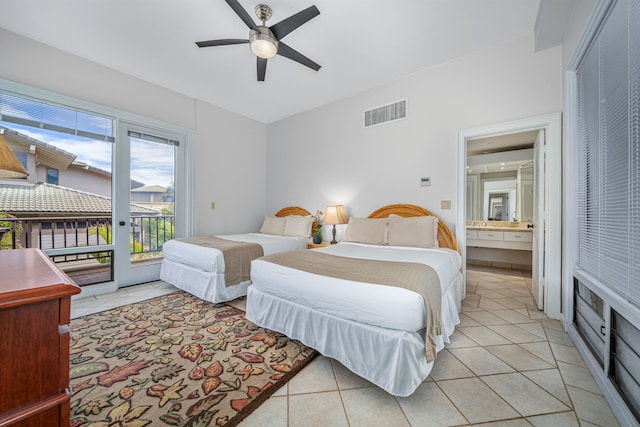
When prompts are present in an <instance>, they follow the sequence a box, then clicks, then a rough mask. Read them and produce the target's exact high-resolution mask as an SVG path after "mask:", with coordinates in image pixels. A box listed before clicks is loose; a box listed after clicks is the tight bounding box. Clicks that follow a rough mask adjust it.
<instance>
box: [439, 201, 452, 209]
mask: <svg viewBox="0 0 640 427" xmlns="http://www.w3.org/2000/svg"><path fill="white" fill-rule="evenodd" d="M440 208H441V209H451V200H440Z"/></svg>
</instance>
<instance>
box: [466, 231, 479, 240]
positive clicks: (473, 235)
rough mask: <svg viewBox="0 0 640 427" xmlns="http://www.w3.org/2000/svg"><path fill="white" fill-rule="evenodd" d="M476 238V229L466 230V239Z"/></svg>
mask: <svg viewBox="0 0 640 427" xmlns="http://www.w3.org/2000/svg"><path fill="white" fill-rule="evenodd" d="M476 239H478V230H467V240H476Z"/></svg>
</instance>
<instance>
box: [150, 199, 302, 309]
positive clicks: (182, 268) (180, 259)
mask: <svg viewBox="0 0 640 427" xmlns="http://www.w3.org/2000/svg"><path fill="white" fill-rule="evenodd" d="M275 217H277V218H282V219H285V220H286V218H287V217H295V218H296V219H299V218H312V217H311V214H310V213H309V212H308V211H307V210H306V209H303V208H300V207H297V206H289V207H285V208H283V209H281V210H280V211H278V212H277V213H276V214H275ZM269 219H270V218H267V219H265V222H267V221H268V220H269ZM311 222H313V219H312V221H311ZM296 228H298V230H292V231H293V232H291V233H287V234H290V235H282V233H284V231H285V230H284V228H282V229H281V230H278V231H280V234H270V233H266V232H262V233H245V234H228V235H222V236H215V237H218V238H222V239H224V240H226V241H234V242H245V243H256V244H259V245H260V246H261V247H262V252H263V254H264V255H270V254H274V253H278V252H287V251H295V250H299V249H306V248H307V243H308V240H309V236H310V231H309V232H308V233H309V234H308V235H307V234H306V232H301V230H299V228H300V227H296ZM263 230H264V231H269V232H274V233H275V232H276V231H274V230H265V227H264V224H263ZM196 242H197V243H199V244H196ZM216 243H220V242H212V241H211V240H207V239H206V238H205V237H199V238H193V239H173V240H170V241H168V242H166V243H165V244H164V245H163V247H162V251H163V255H164V258H163V260H162V267H161V269H160V279H161V280H164V281H165V282H168V283H171V284H172V285H174V286H176V287H177V288H180V289H182V290H185V291H187V292H189V293H191V294H193V295H195V296H197V297H198V298H201V299H203V300H206V301H211V302H216V303H217V302H225V301H231V300H233V299H236V298H238V297H241V296H244V295H246V294H247V287H248V286H249V284H250V283H251V281H250V280H249V278H248V277H247V276H248V274H247V275H246V276H245V277H242V279H244V280H234V281H233V282H234V283H229V280H228V275H227V270H228V268H227V267H236V268H239V269H242V270H244V271H246V272H248V271H249V265H250V264H249V263H250V262H251V258H250V257H244V259H241V260H239V262H241V263H242V264H243V265H240V266H237V265H233V266H227V265H226V264H227V263H226V262H225V257H224V254H223V252H222V250H220V249H218V248H216V247H215V246H216ZM244 264H246V265H244ZM235 282H237V283H235Z"/></svg>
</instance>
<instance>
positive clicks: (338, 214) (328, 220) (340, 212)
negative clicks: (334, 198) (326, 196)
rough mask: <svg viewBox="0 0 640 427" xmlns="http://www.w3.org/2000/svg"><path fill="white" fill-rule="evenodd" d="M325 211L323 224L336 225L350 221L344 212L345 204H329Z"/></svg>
mask: <svg viewBox="0 0 640 427" xmlns="http://www.w3.org/2000/svg"><path fill="white" fill-rule="evenodd" d="M324 212H325V214H324V221H322V223H323V224H329V225H331V224H333V225H335V224H346V223H347V222H349V218H347V214H346V213H345V212H344V206H342V205H331V206H327V209H326V210H325V211H324Z"/></svg>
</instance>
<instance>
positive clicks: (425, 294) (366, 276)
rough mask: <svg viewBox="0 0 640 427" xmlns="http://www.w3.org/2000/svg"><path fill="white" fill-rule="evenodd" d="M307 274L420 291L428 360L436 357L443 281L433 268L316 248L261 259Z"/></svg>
mask: <svg viewBox="0 0 640 427" xmlns="http://www.w3.org/2000/svg"><path fill="white" fill-rule="evenodd" d="M261 259H263V260H265V261H269V262H272V263H275V264H280V265H283V266H285V267H290V268H295V269H297V270H302V271H306V272H308V273H313V274H320V275H323V276H329V277H335V278H337V279H345V280H353V281H356V282H365V283H373V284H380V285H389V286H397V287H400V288H404V289H408V290H410V291H414V292H417V293H418V294H420V295H421V296H422V298H423V299H424V302H425V305H426V309H427V328H426V331H425V340H424V344H425V354H426V356H427V362H428V363H431V362H433V361H434V360H435V358H436V335H440V334H441V333H442V332H441V327H442V316H441V314H440V304H441V291H440V280H439V279H438V275H437V274H436V272H435V271H434V269H433V268H431V267H429V266H428V265H424V264H418V263H412V262H395V261H374V260H368V259H358V258H347V257H340V256H335V255H328V254H323V253H319V252H316V251H295V252H283V253H278V254H274V255H268V256H266V257H263V258H261Z"/></svg>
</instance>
